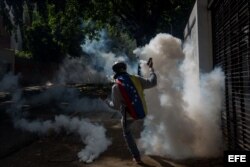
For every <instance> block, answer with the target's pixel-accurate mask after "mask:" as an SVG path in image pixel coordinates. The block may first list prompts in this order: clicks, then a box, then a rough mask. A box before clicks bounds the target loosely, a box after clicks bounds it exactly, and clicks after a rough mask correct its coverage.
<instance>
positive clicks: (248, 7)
mask: <svg viewBox="0 0 250 167" xmlns="http://www.w3.org/2000/svg"><path fill="white" fill-rule="evenodd" d="M211 13H212V28H213V55H214V66H221V67H222V68H223V70H224V72H225V75H226V80H225V102H224V107H223V111H222V114H221V117H222V129H223V134H224V138H225V144H226V146H227V149H229V150H250V46H249V44H250V42H249V31H250V26H249V24H250V2H249V0H217V1H214V3H213V5H212V6H211Z"/></svg>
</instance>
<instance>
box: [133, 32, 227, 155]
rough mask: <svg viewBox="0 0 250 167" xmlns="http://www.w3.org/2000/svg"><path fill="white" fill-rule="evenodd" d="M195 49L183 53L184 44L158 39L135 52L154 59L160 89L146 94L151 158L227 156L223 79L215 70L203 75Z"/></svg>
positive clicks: (144, 143)
mask: <svg viewBox="0 0 250 167" xmlns="http://www.w3.org/2000/svg"><path fill="white" fill-rule="evenodd" d="M192 49H193V48H192V45H186V46H185V48H184V50H182V48H181V41H180V40H179V39H177V38H174V37H172V36H171V35H168V34H158V35H157V36H156V37H155V38H154V39H152V40H151V41H150V43H149V44H148V45H146V46H145V47H143V48H138V49H136V50H135V53H136V54H137V55H140V56H142V57H143V58H145V59H148V58H149V57H152V58H153V63H154V67H155V71H156V73H157V76H158V85H157V87H155V88H153V89H150V90H146V91H145V93H146V101H147V106H148V110H149V111H148V112H149V113H148V114H149V115H148V118H147V119H146V120H145V129H144V131H143V132H142V134H141V139H140V147H141V149H142V150H144V151H145V152H146V153H147V154H156V155H163V156H165V155H168V156H170V157H173V158H188V157H199V156H200V157H204V156H210V157H215V156H218V155H220V154H221V152H222V148H221V147H222V136H221V130H220V110H221V106H222V101H223V87H224V74H223V72H222V71H221V70H220V69H215V70H214V71H212V72H211V73H208V74H202V75H201V76H199V68H198V64H197V63H196V57H195V56H194V55H193V51H192ZM144 66H145V63H144V65H142V70H145V69H146V68H145V67H144ZM144 73H146V72H145V71H144Z"/></svg>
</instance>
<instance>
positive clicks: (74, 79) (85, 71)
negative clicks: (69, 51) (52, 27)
mask: <svg viewBox="0 0 250 167" xmlns="http://www.w3.org/2000/svg"><path fill="white" fill-rule="evenodd" d="M99 35H100V37H99V39H88V38H87V39H86V41H85V43H84V44H83V45H82V50H83V52H84V53H85V54H87V55H84V56H82V57H80V58H66V59H65V60H64V62H63V64H62V65H61V66H60V69H59V72H58V75H57V77H56V80H55V82H57V83H61V84H65V83H108V82H110V81H111V80H112V75H113V71H112V65H113V64H114V63H115V62H116V61H124V62H126V63H127V65H128V71H129V72H131V73H136V71H137V66H136V62H132V61H130V60H129V58H128V56H127V55H126V54H125V53H122V52H119V53H118V52H117V53H114V52H112V48H111V43H112V40H111V39H110V38H109V37H108V35H107V32H106V31H105V30H102V31H100V32H99Z"/></svg>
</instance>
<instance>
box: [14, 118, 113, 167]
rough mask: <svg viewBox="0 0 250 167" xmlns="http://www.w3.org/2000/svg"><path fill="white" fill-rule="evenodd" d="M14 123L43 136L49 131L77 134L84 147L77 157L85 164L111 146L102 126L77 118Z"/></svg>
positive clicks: (24, 120)
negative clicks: (64, 131)
mask: <svg viewBox="0 0 250 167" xmlns="http://www.w3.org/2000/svg"><path fill="white" fill-rule="evenodd" d="M14 123H15V126H16V127H17V128H21V129H23V130H26V131H30V132H35V133H39V134H45V133H47V132H48V131H49V130H54V131H56V132H58V133H59V132H60V131H61V130H66V131H67V132H68V133H75V134H78V135H79V136H80V137H81V140H82V142H83V143H84V144H85V145H86V146H85V148H84V149H82V150H81V151H80V152H79V153H78V157H79V159H80V161H83V162H86V163H91V162H93V160H94V159H96V158H97V157H98V156H99V155H100V154H101V153H102V152H104V151H105V150H106V149H107V148H108V146H109V145H110V144H111V141H110V140H109V139H108V138H107V137H106V134H105V133H106V129H105V128H104V127H103V126H100V125H97V124H93V123H91V122H90V121H88V120H86V119H79V118H77V117H74V118H69V117H67V116H64V115H59V116H56V117H55V120H54V121H50V120H48V121H38V120H35V121H28V120H26V119H20V120H17V121H15V122H14Z"/></svg>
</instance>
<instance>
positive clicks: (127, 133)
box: [121, 111, 140, 159]
mask: <svg viewBox="0 0 250 167" xmlns="http://www.w3.org/2000/svg"><path fill="white" fill-rule="evenodd" d="M122 115H123V116H122V119H121V124H122V130H123V136H124V139H125V141H126V143H127V146H128V148H129V151H130V153H131V154H132V156H133V157H134V158H136V159H137V158H140V152H139V150H138V148H137V145H136V142H135V140H134V137H133V135H132V133H131V129H130V127H131V124H133V123H134V122H135V121H136V120H128V119H127V116H126V115H127V113H126V112H125V111H122Z"/></svg>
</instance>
